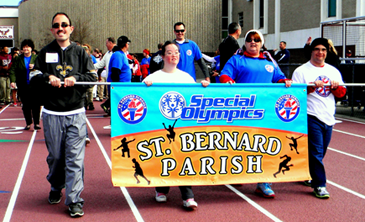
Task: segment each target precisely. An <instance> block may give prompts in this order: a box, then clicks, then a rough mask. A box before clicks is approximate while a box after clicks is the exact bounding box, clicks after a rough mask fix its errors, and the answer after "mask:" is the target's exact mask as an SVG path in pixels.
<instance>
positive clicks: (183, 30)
mask: <svg viewBox="0 0 365 222" xmlns="http://www.w3.org/2000/svg"><path fill="white" fill-rule="evenodd" d="M175 32H176V33H179V32H181V33H183V32H185V29H181V30H175Z"/></svg>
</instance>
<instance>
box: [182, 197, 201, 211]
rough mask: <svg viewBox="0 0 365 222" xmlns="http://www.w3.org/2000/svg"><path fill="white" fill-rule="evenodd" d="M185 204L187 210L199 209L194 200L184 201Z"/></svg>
mask: <svg viewBox="0 0 365 222" xmlns="http://www.w3.org/2000/svg"><path fill="white" fill-rule="evenodd" d="M183 204H184V207H186V208H190V209H196V208H198V203H197V202H195V200H194V198H190V199H187V200H183Z"/></svg>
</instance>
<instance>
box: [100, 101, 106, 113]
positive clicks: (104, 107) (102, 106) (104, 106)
mask: <svg viewBox="0 0 365 222" xmlns="http://www.w3.org/2000/svg"><path fill="white" fill-rule="evenodd" d="M100 107H101V108H102V109H103V110H104V112H106V113H108V107H106V105H105V104H104V103H103V104H101V105H100Z"/></svg>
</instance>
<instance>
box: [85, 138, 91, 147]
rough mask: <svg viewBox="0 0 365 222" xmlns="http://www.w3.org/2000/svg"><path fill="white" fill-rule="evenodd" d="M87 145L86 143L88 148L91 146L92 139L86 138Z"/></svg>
mask: <svg viewBox="0 0 365 222" xmlns="http://www.w3.org/2000/svg"><path fill="white" fill-rule="evenodd" d="M85 143H86V146H87V145H89V144H90V143H91V141H90V138H86V140H85Z"/></svg>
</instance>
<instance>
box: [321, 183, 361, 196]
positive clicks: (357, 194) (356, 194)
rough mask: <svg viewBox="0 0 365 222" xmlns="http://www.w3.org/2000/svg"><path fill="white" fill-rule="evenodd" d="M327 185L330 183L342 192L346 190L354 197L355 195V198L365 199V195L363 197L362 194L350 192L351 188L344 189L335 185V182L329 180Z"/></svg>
mask: <svg viewBox="0 0 365 222" xmlns="http://www.w3.org/2000/svg"><path fill="white" fill-rule="evenodd" d="M327 183H329V184H331V185H333V186H335V187H337V188H340V189H341V190H344V191H346V192H348V193H350V194H353V195H355V196H357V197H360V198H362V199H365V196H364V195H362V194H360V193H358V192H356V191H353V190H350V189H349V188H346V187H344V186H341V185H339V184H337V183H334V182H332V181H329V180H327Z"/></svg>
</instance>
